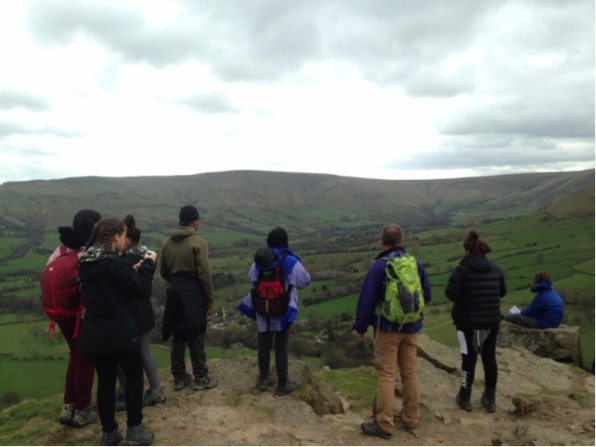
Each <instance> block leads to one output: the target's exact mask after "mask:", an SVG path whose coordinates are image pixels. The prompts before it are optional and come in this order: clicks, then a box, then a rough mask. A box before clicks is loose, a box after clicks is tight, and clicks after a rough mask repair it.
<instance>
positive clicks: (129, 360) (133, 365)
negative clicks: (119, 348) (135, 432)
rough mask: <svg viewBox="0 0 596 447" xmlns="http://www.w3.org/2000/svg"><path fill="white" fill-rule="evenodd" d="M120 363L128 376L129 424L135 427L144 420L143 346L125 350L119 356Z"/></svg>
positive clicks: (126, 399) (126, 396)
mask: <svg viewBox="0 0 596 447" xmlns="http://www.w3.org/2000/svg"><path fill="white" fill-rule="evenodd" d="M118 363H119V365H120V366H121V368H122V371H123V372H124V376H125V377H126V391H125V394H124V398H125V401H126V418H127V426H128V427H134V426H136V425H139V424H140V423H141V422H143V412H142V407H143V358H142V357H141V348H140V347H139V346H137V347H136V348H134V349H132V350H130V351H126V352H123V353H122V354H120V355H119V356H118Z"/></svg>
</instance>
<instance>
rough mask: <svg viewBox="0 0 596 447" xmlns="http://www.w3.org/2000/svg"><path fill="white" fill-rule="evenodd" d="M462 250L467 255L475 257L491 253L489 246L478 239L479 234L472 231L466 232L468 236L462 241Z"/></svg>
mask: <svg viewBox="0 0 596 447" xmlns="http://www.w3.org/2000/svg"><path fill="white" fill-rule="evenodd" d="M464 249H465V250H466V252H467V253H469V254H471V255H475V256H485V255H486V254H487V253H490V252H491V250H492V249H491V248H490V246H489V245H488V244H487V243H486V242H484V241H483V240H482V239H480V236H479V234H478V233H477V232H476V231H474V230H470V231H468V235H467V236H466V238H465V239H464Z"/></svg>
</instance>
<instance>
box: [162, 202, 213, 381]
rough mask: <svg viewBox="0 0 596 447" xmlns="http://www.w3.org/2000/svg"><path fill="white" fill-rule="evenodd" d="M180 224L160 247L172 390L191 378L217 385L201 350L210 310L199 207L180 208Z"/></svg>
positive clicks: (208, 274) (208, 273)
mask: <svg viewBox="0 0 596 447" xmlns="http://www.w3.org/2000/svg"><path fill="white" fill-rule="evenodd" d="M178 218H179V222H178V227H177V228H175V229H174V230H172V231H171V232H170V235H169V236H168V238H167V239H166V240H165V242H164V243H163V245H162V248H161V254H160V256H161V264H160V274H161V277H162V278H163V279H165V280H166V281H167V282H168V283H169V285H168V289H167V299H166V306H165V310H164V315H163V322H162V337H163V339H164V341H166V340H167V339H168V338H169V337H170V335H171V336H172V352H171V354H170V358H171V372H172V375H173V376H174V390H175V391H180V390H182V389H184V388H185V387H187V386H188V385H190V384H191V382H192V381H193V376H194V383H193V388H194V389H195V390H205V389H210V388H214V387H216V386H217V379H216V378H214V377H209V366H208V365H207V356H206V354H205V340H206V338H207V317H208V316H209V315H211V314H212V313H213V280H212V278H211V267H210V265H209V248H208V244H207V241H205V240H204V239H203V238H202V237H200V236H199V235H198V234H197V232H198V230H199V226H200V220H199V211H198V210H197V209H196V208H195V207H194V206H192V205H185V206H183V207H182V208H180V212H179V214H178ZM187 346H188V350H189V351H190V359H191V361H192V372H193V375H190V374H189V373H187V372H186V361H185V351H186V347H187Z"/></svg>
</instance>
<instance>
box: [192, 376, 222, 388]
mask: <svg viewBox="0 0 596 447" xmlns="http://www.w3.org/2000/svg"><path fill="white" fill-rule="evenodd" d="M216 386H217V379H214V378H212V377H209V376H203V377H198V378H196V379H195V383H194V385H193V388H194V389H195V390H196V391H199V390H208V389H211V388H215V387H216Z"/></svg>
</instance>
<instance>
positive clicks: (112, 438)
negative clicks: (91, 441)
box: [99, 425, 122, 445]
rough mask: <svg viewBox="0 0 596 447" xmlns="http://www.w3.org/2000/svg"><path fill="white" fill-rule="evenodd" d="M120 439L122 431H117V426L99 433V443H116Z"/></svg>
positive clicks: (118, 442)
mask: <svg viewBox="0 0 596 447" xmlns="http://www.w3.org/2000/svg"><path fill="white" fill-rule="evenodd" d="M120 441H122V433H120V432H119V431H118V426H117V425H116V428H115V429H114V430H112V431H107V432H106V431H104V432H103V434H102V435H101V441H100V442H99V445H118V444H120Z"/></svg>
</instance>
